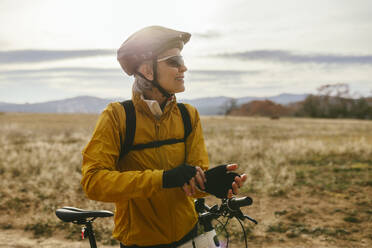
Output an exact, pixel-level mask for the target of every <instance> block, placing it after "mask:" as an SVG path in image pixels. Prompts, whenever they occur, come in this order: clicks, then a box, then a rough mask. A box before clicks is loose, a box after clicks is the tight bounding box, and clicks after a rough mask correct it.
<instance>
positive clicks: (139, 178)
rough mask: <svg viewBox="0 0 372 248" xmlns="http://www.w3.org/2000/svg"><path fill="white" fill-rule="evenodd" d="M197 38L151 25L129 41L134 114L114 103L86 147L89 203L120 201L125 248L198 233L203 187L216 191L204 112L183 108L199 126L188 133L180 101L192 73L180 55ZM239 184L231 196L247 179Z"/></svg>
mask: <svg viewBox="0 0 372 248" xmlns="http://www.w3.org/2000/svg"><path fill="white" fill-rule="evenodd" d="M190 36H191V35H190V34H189V33H185V32H180V31H176V30H172V29H167V28H164V27H160V26H151V27H147V28H144V29H141V30H139V31H138V32H136V33H134V34H133V35H132V36H130V37H129V38H128V39H127V40H126V41H125V42H124V43H123V44H122V46H121V47H120V49H119V50H118V61H119V63H120V65H121V66H122V68H123V70H124V71H125V72H126V73H127V74H128V75H134V76H135V82H134V85H133V97H132V101H131V102H129V103H130V104H133V105H132V106H133V113H132V114H129V112H128V110H126V109H124V108H123V106H122V105H121V104H120V103H111V104H109V105H108V106H107V108H106V109H105V110H104V111H103V112H102V114H101V116H100V118H99V120H98V122H97V125H96V128H95V130H94V133H93V136H92V139H91V140H90V142H89V143H88V145H87V146H86V147H85V149H84V150H83V165H82V181H81V183H82V186H83V188H84V191H85V192H86V194H87V196H88V197H89V198H91V199H93V200H98V201H104V202H114V203H115V204H116V211H115V229H114V231H113V236H114V238H116V239H117V240H119V241H120V242H121V247H176V246H179V245H181V244H182V243H185V242H186V241H188V240H190V239H191V238H192V237H194V236H195V233H196V223H197V214H196V212H195V209H194V203H193V197H194V198H195V197H202V196H205V195H206V194H205V193H203V192H200V190H199V188H200V189H202V190H206V191H208V190H207V188H206V185H207V182H206V176H205V174H204V171H205V170H207V169H208V165H209V161H208V155H207V151H206V148H205V144H204V139H203V135H202V128H201V123H200V119H199V115H198V112H197V111H196V109H195V108H194V107H192V106H190V105H188V104H185V105H183V106H185V107H186V108H185V109H186V116H188V118H189V122H190V124H191V125H190V126H191V129H190V132H189V133H188V134H186V133H187V132H186V129H187V128H186V126H187V121H185V117H184V115H183V114H182V111H181V107H182V106H181V107H180V106H178V105H177V103H176V99H175V96H174V94H175V93H179V92H183V91H184V90H185V87H184V72H186V71H187V68H186V66H185V65H184V63H183V59H182V57H181V54H180V53H181V51H182V48H183V45H184V44H186V43H187V42H188V41H189V39H190ZM127 103H128V102H127ZM133 117H135V118H134V119H133ZM129 118H130V119H129ZM186 119H187V118H186ZM127 120H131V121H127ZM133 123H134V124H133ZM185 123H186V124H185ZM129 125H134V126H135V127H134V128H133V127H129ZM185 125H186V126H185ZM128 130H129V131H130V132H128ZM134 130H135V131H134ZM131 134H132V135H133V136H134V137H132V138H129V137H128V136H130V135H131ZM130 139H133V140H132V141H131V142H127V141H128V140H130ZM125 142H127V143H125ZM128 143H129V145H128ZM130 143H132V144H130ZM123 144H124V145H123ZM125 144H126V145H125ZM128 147H129V148H128ZM236 168H237V165H229V166H227V170H230V171H232V170H235V169H236ZM234 180H235V182H233V183H232V184H231V182H230V185H231V189H230V190H229V191H228V195H227V197H231V196H232V193H233V191H234V193H237V192H238V188H239V187H240V186H241V185H242V184H243V182H244V181H245V180H246V176H245V175H242V176H241V177H235V178H234ZM210 181H213V180H210ZM209 192H211V191H209Z"/></svg>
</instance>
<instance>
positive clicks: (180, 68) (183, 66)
mask: <svg viewBox="0 0 372 248" xmlns="http://www.w3.org/2000/svg"><path fill="white" fill-rule="evenodd" d="M178 70H179V71H180V72H185V71H187V67H186V65H181V66H180V67H179V68H178Z"/></svg>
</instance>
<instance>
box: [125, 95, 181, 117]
mask: <svg viewBox="0 0 372 248" xmlns="http://www.w3.org/2000/svg"><path fill="white" fill-rule="evenodd" d="M132 100H133V104H134V105H135V106H136V108H139V109H141V110H144V111H146V112H147V113H150V114H151V115H152V116H154V117H155V118H156V119H161V118H162V117H163V116H165V115H167V113H168V112H169V111H170V110H171V109H172V108H173V106H174V105H175V104H176V97H175V96H172V97H171V98H170V99H168V101H167V103H166V105H165V107H164V109H163V110H162V109H161V108H160V105H159V103H158V102H157V101H156V100H148V99H145V98H144V96H143V95H142V94H141V93H139V92H133V95H132Z"/></svg>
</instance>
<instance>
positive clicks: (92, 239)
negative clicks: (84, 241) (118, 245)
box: [85, 220, 97, 248]
mask: <svg viewBox="0 0 372 248" xmlns="http://www.w3.org/2000/svg"><path fill="white" fill-rule="evenodd" d="M85 227H86V232H87V235H88V238H89V243H90V247H91V248H97V243H96V237H95V236H94V232H93V225H92V221H90V220H89V221H87V222H86V223H85Z"/></svg>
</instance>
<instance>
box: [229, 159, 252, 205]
mask: <svg viewBox="0 0 372 248" xmlns="http://www.w3.org/2000/svg"><path fill="white" fill-rule="evenodd" d="M237 168H238V165H237V164H229V165H227V167H226V169H227V170H228V171H234V170H236V169H237ZM246 180H247V175H246V174H242V175H240V177H235V182H233V183H232V190H231V189H230V190H229V191H228V193H227V198H232V197H233V193H234V194H235V195H237V194H238V193H239V188H241V187H242V186H243V184H244V182H245V181H246Z"/></svg>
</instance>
